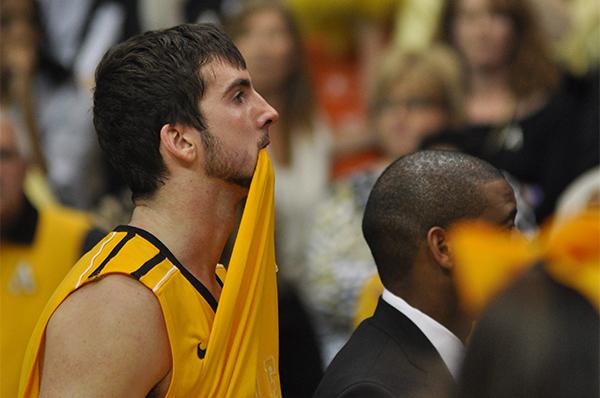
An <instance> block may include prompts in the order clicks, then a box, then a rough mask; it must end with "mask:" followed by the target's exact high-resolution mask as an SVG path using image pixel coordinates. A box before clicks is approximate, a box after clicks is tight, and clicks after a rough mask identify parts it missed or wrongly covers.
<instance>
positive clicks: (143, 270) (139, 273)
mask: <svg viewBox="0 0 600 398" xmlns="http://www.w3.org/2000/svg"><path fill="white" fill-rule="evenodd" d="M164 259H165V255H164V254H162V253H161V252H158V254H157V255H156V256H154V257H152V258H151V259H150V260H148V261H146V262H145V263H144V265H142V266H141V267H140V268H138V269H137V270H135V271H133V272H132V273H131V276H133V277H134V278H135V279H140V278H141V277H142V276H144V275H146V274H147V273H148V271H150V270H151V269H152V268H154V267H155V266H156V265H157V264H160V263H161V262H162V261H163V260H164Z"/></svg>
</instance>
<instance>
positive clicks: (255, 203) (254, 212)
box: [196, 150, 281, 398]
mask: <svg viewBox="0 0 600 398" xmlns="http://www.w3.org/2000/svg"><path fill="white" fill-rule="evenodd" d="M273 188H274V174H273V167H272V165H271V161H270V159H269V156H268V154H267V152H266V151H265V150H262V151H261V152H260V154H259V159H258V164H257V166H256V171H255V173H254V178H253V179H252V184H251V186H250V192H249V193H248V199H247V201H246V207H245V209H244V214H243V216H242V221H241V224H240V228H239V231H238V235H237V238H236V242H235V245H234V248H233V253H232V255H231V261H230V263H229V267H228V269H227V282H226V283H225V286H224V288H223V291H222V293H221V298H220V300H219V308H218V310H217V314H216V315H215V321H214V325H213V330H212V332H211V336H210V339H209V341H208V348H207V353H206V359H205V363H204V367H203V369H202V374H201V378H202V379H203V380H205V382H204V383H202V386H201V387H200V390H199V394H198V395H196V396H199V397H223V398H227V397H232V398H233V397H236V398H237V397H280V396H281V389H280V384H279V363H278V357H279V352H278V351H279V342H278V320H277V283H276V265H275V246H274V221H275V216H274V203H273Z"/></svg>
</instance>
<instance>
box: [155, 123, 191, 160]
mask: <svg viewBox="0 0 600 398" xmlns="http://www.w3.org/2000/svg"><path fill="white" fill-rule="evenodd" d="M195 133H196V131H195V130H194V129H192V128H190V127H188V126H185V125H182V124H180V123H175V124H165V125H164V126H162V128H161V129H160V143H161V146H162V148H163V149H164V150H165V151H166V152H167V153H168V155H170V156H171V157H174V158H176V159H178V160H180V161H184V162H191V161H192V160H194V158H195V157H196V156H197V152H196V150H197V148H196V144H195V141H194V140H193V137H192V134H195Z"/></svg>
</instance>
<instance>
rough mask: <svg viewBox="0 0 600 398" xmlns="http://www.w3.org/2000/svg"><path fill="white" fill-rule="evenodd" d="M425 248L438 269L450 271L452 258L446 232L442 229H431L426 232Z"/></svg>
mask: <svg viewBox="0 0 600 398" xmlns="http://www.w3.org/2000/svg"><path fill="white" fill-rule="evenodd" d="M427 246H428V247H429V252H430V253H431V256H432V257H433V258H434V260H435V261H436V262H437V263H438V264H439V265H440V267H442V268H445V269H447V270H451V269H452V267H453V263H452V257H451V256H450V247H449V246H448V239H447V234H446V230H445V229H444V228H442V227H431V228H430V229H429V231H427Z"/></svg>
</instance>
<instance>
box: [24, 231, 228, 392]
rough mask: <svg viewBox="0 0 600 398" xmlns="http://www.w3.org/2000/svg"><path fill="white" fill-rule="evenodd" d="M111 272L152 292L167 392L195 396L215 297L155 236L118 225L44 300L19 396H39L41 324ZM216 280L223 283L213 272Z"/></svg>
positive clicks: (30, 346) (25, 364) (44, 323)
mask: <svg viewBox="0 0 600 398" xmlns="http://www.w3.org/2000/svg"><path fill="white" fill-rule="evenodd" d="M221 268H222V267H221ZM110 274H125V275H130V276H131V277H133V278H135V279H137V280H139V281H140V282H141V283H143V284H144V285H145V286H146V287H148V288H149V289H151V290H152V291H153V292H154V294H155V295H156V297H157V298H158V301H159V303H160V306H161V309H162V313H163V316H164V319H165V325H166V329H167V333H168V336H169V343H170V347H171V355H172V360H173V367H172V378H171V383H170V386H169V390H168V393H167V396H168V397H194V396H197V395H196V394H195V392H196V391H197V389H198V385H199V384H200V383H201V382H202V380H200V372H201V370H202V361H203V359H204V356H205V354H206V346H207V342H208V337H209V336H210V331H211V327H212V322H213V319H214V316H215V311H216V309H217V301H216V300H215V298H214V297H213V296H212V295H211V294H210V292H209V291H208V290H207V289H206V287H204V285H202V283H200V281H199V280H197V279H196V278H195V277H194V276H193V275H192V274H191V273H190V272H189V271H188V270H187V269H186V268H185V267H184V266H183V265H182V264H181V263H179V261H177V259H176V258H175V256H174V255H173V254H172V253H171V252H170V251H169V249H167V247H166V246H164V245H163V244H162V243H161V242H160V241H159V240H158V239H157V238H156V237H154V236H153V235H152V234H150V233H149V232H146V231H144V230H142V229H138V228H135V227H131V226H119V227H117V228H116V229H115V230H114V231H113V232H111V233H110V234H108V235H107V236H106V237H105V238H104V239H103V240H102V241H101V242H99V243H98V244H97V245H96V247H94V248H93V249H92V250H91V251H89V252H88V253H87V254H86V255H84V256H83V257H82V258H81V259H80V260H79V262H78V263H77V264H76V265H75V266H74V267H73V269H72V270H71V272H70V273H69V274H68V275H67V277H66V278H65V279H64V280H63V282H62V283H61V285H60V286H59V288H58V289H57V291H56V292H55V293H54V295H53V296H52V298H51V299H50V301H49V302H48V305H47V306H46V308H45V310H44V312H43V314H42V317H41V318H40V320H39V321H38V324H37V326H36V329H35V331H34V333H33V336H32V339H31V341H30V343H29V347H28V349H27V353H26V356H25V361H24V364H23V372H22V374H21V388H20V396H24V397H37V396H38V395H39V354H40V349H41V348H42V341H43V336H44V332H45V328H46V325H47V323H48V321H49V319H50V317H51V316H52V314H53V313H54V311H55V310H56V308H58V306H59V305H60V304H61V303H62V302H63V300H64V299H65V298H66V297H67V296H68V295H69V294H70V293H71V292H73V291H75V290H76V289H79V288H80V287H81V286H84V285H85V284H87V283H90V282H93V281H94V280H96V279H98V278H101V277H103V276H106V275H110ZM215 278H217V281H219V282H220V283H222V282H221V279H219V277H218V276H216V275H215Z"/></svg>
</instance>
